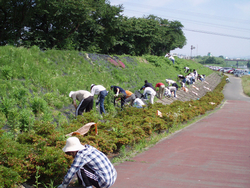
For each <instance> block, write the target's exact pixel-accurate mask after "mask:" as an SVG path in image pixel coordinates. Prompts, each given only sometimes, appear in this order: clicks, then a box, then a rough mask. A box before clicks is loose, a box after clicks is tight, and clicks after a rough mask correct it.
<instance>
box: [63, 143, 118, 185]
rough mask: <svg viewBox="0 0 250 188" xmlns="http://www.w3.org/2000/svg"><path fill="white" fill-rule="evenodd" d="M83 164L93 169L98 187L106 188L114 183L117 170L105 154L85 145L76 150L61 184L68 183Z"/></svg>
mask: <svg viewBox="0 0 250 188" xmlns="http://www.w3.org/2000/svg"><path fill="white" fill-rule="evenodd" d="M84 165H87V166H88V167H89V168H90V169H92V170H93V171H94V173H95V176H96V178H97V181H98V184H99V186H100V187H102V188H108V187H110V186H111V185H113V184H114V183H115V180H116V177H117V172H116V170H115V168H114V166H113V165H112V163H111V162H110V161H109V159H108V158H107V156H106V155H105V154H104V153H102V152H101V151H99V150H97V149H96V148H94V147H92V146H90V145H85V148H84V149H83V150H80V151H78V152H77V154H76V156H75V159H74V161H73V163H72V165H71V167H70V169H69V170H68V172H67V174H66V176H65V177H64V180H63V183H62V184H66V185H68V184H69V183H70V181H71V179H72V178H73V176H74V175H75V174H76V173H77V172H78V171H79V170H80V168H81V167H83V166H84Z"/></svg>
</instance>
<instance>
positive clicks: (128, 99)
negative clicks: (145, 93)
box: [125, 90, 136, 106]
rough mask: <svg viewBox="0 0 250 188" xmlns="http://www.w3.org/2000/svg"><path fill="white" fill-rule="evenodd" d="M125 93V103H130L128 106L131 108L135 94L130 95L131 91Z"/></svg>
mask: <svg viewBox="0 0 250 188" xmlns="http://www.w3.org/2000/svg"><path fill="white" fill-rule="evenodd" d="M125 92H126V99H125V103H126V102H127V103H128V102H130V106H133V103H134V100H135V99H136V97H135V94H134V93H132V92H131V91H129V90H125Z"/></svg>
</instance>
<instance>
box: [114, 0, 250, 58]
mask: <svg viewBox="0 0 250 188" xmlns="http://www.w3.org/2000/svg"><path fill="white" fill-rule="evenodd" d="M109 2H110V4H111V5H123V10H124V11H123V12H122V13H121V14H122V15H123V16H127V17H136V18H142V17H144V16H148V15H150V14H153V15H155V16H158V17H160V18H162V19H168V20H169V21H179V22H181V24H182V25H183V26H184V27H183V32H184V35H185V37H186V39H187V44H186V45H185V46H184V47H183V48H182V49H179V48H178V49H175V50H173V51H171V52H170V53H171V54H173V53H177V54H182V55H186V56H191V55H192V56H198V55H200V56H206V55H208V53H209V52H210V53H211V54H212V55H213V56H215V57H218V56H223V57H228V58H231V59H233V58H245V59H250V0H110V1H109ZM191 46H193V47H195V48H194V49H193V50H191Z"/></svg>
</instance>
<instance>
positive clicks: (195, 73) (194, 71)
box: [193, 69, 198, 80]
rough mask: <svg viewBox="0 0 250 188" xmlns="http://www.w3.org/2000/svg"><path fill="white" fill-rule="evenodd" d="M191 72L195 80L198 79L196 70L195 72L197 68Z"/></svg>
mask: <svg viewBox="0 0 250 188" xmlns="http://www.w3.org/2000/svg"><path fill="white" fill-rule="evenodd" d="M193 73H194V77H195V80H197V79H198V72H197V70H195V69H194V70H193Z"/></svg>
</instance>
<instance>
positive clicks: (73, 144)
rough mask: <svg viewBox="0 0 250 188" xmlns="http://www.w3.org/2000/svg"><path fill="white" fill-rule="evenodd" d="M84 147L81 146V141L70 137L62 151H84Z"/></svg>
mask: <svg viewBox="0 0 250 188" xmlns="http://www.w3.org/2000/svg"><path fill="white" fill-rule="evenodd" d="M84 148H85V147H84V145H82V144H81V142H80V140H79V139H78V138H77V137H69V138H68V139H67V141H66V145H65V146H64V148H63V149H62V150H63V151H64V152H69V151H79V150H82V149H84Z"/></svg>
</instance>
